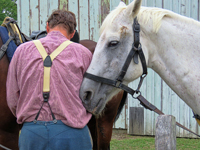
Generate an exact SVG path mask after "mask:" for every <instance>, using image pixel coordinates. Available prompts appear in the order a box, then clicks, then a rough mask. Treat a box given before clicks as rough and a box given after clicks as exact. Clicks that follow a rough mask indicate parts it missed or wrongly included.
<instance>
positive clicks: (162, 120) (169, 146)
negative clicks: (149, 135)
mask: <svg viewBox="0 0 200 150" xmlns="http://www.w3.org/2000/svg"><path fill="white" fill-rule="evenodd" d="M155 148H156V150H176V119H175V117H174V116H170V115H160V116H158V118H157V120H156V133H155Z"/></svg>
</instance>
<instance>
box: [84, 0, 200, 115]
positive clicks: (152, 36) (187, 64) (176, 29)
mask: <svg viewBox="0 0 200 150" xmlns="http://www.w3.org/2000/svg"><path fill="white" fill-rule="evenodd" d="M136 16H137V19H138V22H139V24H140V26H141V32H140V41H141V46H142V49H143V52H144V55H145V59H146V62H147V67H149V68H151V69H153V70H154V71H155V72H157V73H158V74H159V75H160V77H161V78H162V79H163V80H164V81H165V82H166V83H167V84H168V85H169V87H170V88H171V89H172V90H174V92H175V93H177V95H178V96H179V97H180V98H181V99H183V100H184V101H185V103H187V104H188V105H189V107H191V109H192V110H193V112H194V113H195V114H198V115H200V73H199V72H200V23H199V22H198V21H195V20H193V19H191V18H187V17H184V16H181V15H178V14H176V13H174V12H171V11H169V10H165V9H160V8H148V7H141V0H134V1H133V2H132V3H130V4H129V5H128V6H126V5H125V4H124V3H122V2H121V3H120V4H119V6H118V7H117V8H116V9H115V10H113V11H112V12H111V13H110V14H109V15H108V16H107V17H106V18H105V20H104V22H103V24H102V26H101V36H100V38H99V41H98V43H97V46H96V49H95V52H94V55H93V59H92V62H91V64H90V66H89V68H88V70H87V72H88V73H90V74H94V75H97V76H101V77H104V78H108V79H115V78H116V77H117V76H118V74H119V72H120V70H121V69H122V66H123V64H124V62H125V60H126V58H127V56H128V54H129V51H130V50H131V48H132V43H133V40H134V39H133V31H132V25H133V20H134V18H135V17H136ZM142 72H143V69H142V65H141V61H139V64H135V63H134V62H133V61H132V62H131V63H130V65H129V67H128V70H127V73H126V75H125V77H124V79H123V84H125V85H128V83H129V82H131V81H133V80H135V79H137V78H138V77H140V76H141V75H142ZM119 91H120V90H119V89H118V88H115V87H112V86H109V85H106V84H101V83H99V82H96V81H93V80H90V79H87V78H84V80H83V83H82V86H81V89H80V97H81V99H82V101H83V104H84V105H85V107H86V109H87V110H88V111H90V112H92V113H94V114H100V113H101V111H102V110H103V108H104V107H105V104H106V103H107V102H108V101H109V100H110V99H111V98H112V96H113V95H115V94H116V93H117V92H119Z"/></svg>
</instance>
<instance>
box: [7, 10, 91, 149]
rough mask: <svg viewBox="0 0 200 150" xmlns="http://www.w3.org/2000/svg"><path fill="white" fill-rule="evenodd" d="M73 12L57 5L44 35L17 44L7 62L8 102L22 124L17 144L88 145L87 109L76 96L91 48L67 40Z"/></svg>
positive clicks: (30, 146) (72, 30) (48, 146)
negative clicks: (35, 39) (60, 8)
mask: <svg viewBox="0 0 200 150" xmlns="http://www.w3.org/2000/svg"><path fill="white" fill-rule="evenodd" d="M75 28H76V19H75V15H74V14H73V13H72V12H70V11H64V10H56V11H54V12H53V13H52V14H51V16H50V17H49V18H48V20H47V24H46V30H47V33H48V34H47V36H46V37H45V38H42V39H40V40H37V41H31V42H27V43H24V44H21V45H20V46H19V47H18V48H17V50H16V52H15V54H14V56H13V58H12V61H11V63H10V66H9V71H8V77H7V103H8V106H9V108H10V110H11V111H12V113H13V114H14V115H15V116H16V117H17V122H18V123H19V124H23V127H22V130H21V134H20V137H19V149H20V150H27V149H29V150H45V149H52V150H58V149H59V150H79V149H80V150H91V149H92V143H91V137H90V133H89V129H88V127H87V123H88V121H89V120H90V118H91V116H92V115H91V114H90V113H88V112H87V111H86V109H85V108H84V106H83V104H82V101H81V99H80V98H79V89H80V86H81V83H82V80H83V75H84V73H85V71H86V70H87V68H88V66H89V64H90V61H91V59H92V54H91V52H90V51H89V50H88V49H87V48H85V47H83V46H82V45H80V44H77V43H70V42H69V40H70V39H71V38H72V37H73V36H74V33H75Z"/></svg>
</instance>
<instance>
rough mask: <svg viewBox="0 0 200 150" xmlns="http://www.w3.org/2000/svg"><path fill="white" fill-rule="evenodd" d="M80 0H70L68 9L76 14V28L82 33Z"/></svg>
mask: <svg viewBox="0 0 200 150" xmlns="http://www.w3.org/2000/svg"><path fill="white" fill-rule="evenodd" d="M78 4H79V0H76V1H75V0H68V10H69V11H71V12H73V13H74V14H75V16H76V23H77V26H76V30H77V31H78V32H79V33H80V28H79V24H80V21H79V5H78Z"/></svg>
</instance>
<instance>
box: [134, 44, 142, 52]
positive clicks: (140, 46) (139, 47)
mask: <svg viewBox="0 0 200 150" xmlns="http://www.w3.org/2000/svg"><path fill="white" fill-rule="evenodd" d="M133 47H134V49H135V50H137V51H138V50H141V48H142V45H141V43H139V44H138V46H137V47H136V46H135V45H134V43H133Z"/></svg>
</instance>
